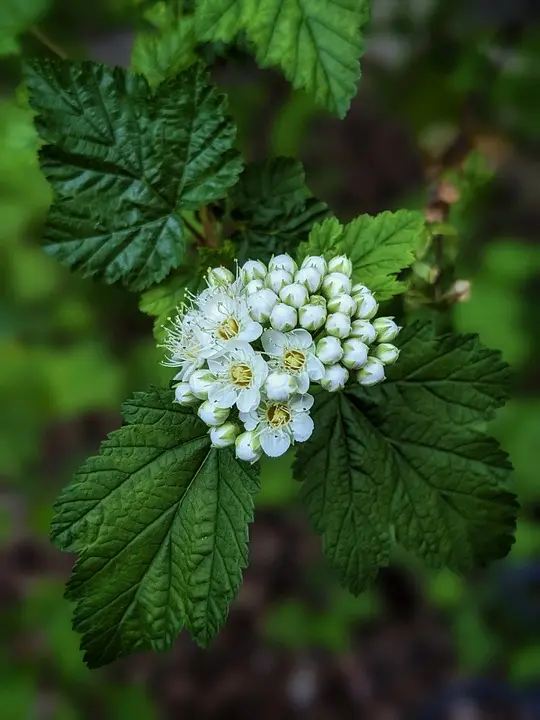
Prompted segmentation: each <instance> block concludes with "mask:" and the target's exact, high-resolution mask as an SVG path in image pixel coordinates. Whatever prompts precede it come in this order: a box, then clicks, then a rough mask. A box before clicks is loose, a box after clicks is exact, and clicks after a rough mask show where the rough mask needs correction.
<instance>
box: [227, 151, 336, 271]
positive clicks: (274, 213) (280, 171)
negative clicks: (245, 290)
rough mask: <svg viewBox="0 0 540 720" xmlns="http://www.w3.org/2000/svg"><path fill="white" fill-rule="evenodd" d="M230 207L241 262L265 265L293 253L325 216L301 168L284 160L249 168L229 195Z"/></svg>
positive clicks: (322, 205) (325, 209)
mask: <svg viewBox="0 0 540 720" xmlns="http://www.w3.org/2000/svg"><path fill="white" fill-rule="evenodd" d="M231 204H232V217H233V219H234V220H235V222H236V223H237V225H238V227H239V231H238V233H237V234H236V235H235V237H234V239H235V240H236V241H237V242H238V243H239V245H240V252H239V255H240V258H241V259H247V258H248V257H252V258H255V257H256V258H259V259H260V260H263V261H265V262H266V261H268V260H269V259H270V257H271V256H272V254H278V253H281V252H294V250H295V249H296V246H297V245H298V243H300V242H302V241H303V240H305V239H306V238H307V236H308V233H309V231H310V230H311V228H312V227H313V225H314V223H316V222H318V221H320V220H321V218H323V217H324V216H325V215H326V213H327V208H326V205H325V204H324V203H322V202H319V201H318V200H316V199H315V198H314V197H313V196H312V195H311V193H310V191H309V190H308V188H307V187H306V185H305V173H304V169H303V167H302V164H301V163H300V162H298V161H297V160H294V159H293V158H283V157H279V158H274V159H272V160H269V161H267V162H263V163H251V164H250V165H248V166H247V167H246V169H245V170H244V172H243V173H242V175H241V177H240V181H239V183H238V185H236V187H235V188H234V189H233V191H232V193H231Z"/></svg>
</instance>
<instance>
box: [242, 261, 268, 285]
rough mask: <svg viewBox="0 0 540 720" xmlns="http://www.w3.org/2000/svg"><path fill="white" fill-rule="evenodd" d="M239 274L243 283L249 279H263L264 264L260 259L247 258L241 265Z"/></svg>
mask: <svg viewBox="0 0 540 720" xmlns="http://www.w3.org/2000/svg"><path fill="white" fill-rule="evenodd" d="M240 275H241V277H242V280H243V281H244V282H245V283H248V282H250V281H251V280H264V278H265V277H266V265H265V264H264V263H263V262H261V261H260V260H248V261H247V262H245V263H244V264H243V265H242V269H241V271H240Z"/></svg>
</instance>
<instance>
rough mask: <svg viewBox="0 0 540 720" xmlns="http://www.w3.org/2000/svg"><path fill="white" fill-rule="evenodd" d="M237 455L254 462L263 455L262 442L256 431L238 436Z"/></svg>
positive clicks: (241, 458) (246, 460) (240, 458)
mask: <svg viewBox="0 0 540 720" xmlns="http://www.w3.org/2000/svg"><path fill="white" fill-rule="evenodd" d="M235 445H236V457H237V458H238V459H239V460H244V461H245V462H249V463H251V464H253V463H254V462H257V460H258V459H259V458H260V457H261V455H262V450H261V443H260V442H259V438H258V437H257V435H256V434H255V433H254V432H251V431H248V432H243V433H242V434H241V435H239V436H238V437H237V438H236V441H235Z"/></svg>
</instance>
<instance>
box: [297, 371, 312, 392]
mask: <svg viewBox="0 0 540 720" xmlns="http://www.w3.org/2000/svg"><path fill="white" fill-rule="evenodd" d="M296 387H297V389H298V392H299V393H302V394H303V393H307V391H308V390H309V375H308V374H307V372H301V373H298V375H297V376H296Z"/></svg>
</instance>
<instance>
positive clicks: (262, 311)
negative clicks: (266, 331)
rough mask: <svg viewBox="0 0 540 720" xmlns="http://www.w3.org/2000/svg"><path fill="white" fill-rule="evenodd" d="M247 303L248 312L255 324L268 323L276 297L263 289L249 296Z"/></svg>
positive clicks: (271, 291) (272, 292)
mask: <svg viewBox="0 0 540 720" xmlns="http://www.w3.org/2000/svg"><path fill="white" fill-rule="evenodd" d="M247 301H248V307H249V312H250V314H251V317H252V318H253V319H254V320H255V322H260V323H265V322H268V319H269V317H270V313H271V312H272V309H273V307H274V305H275V304H276V303H277V301H278V296H277V295H276V293H275V292H274V291H273V290H270V288H264V289H263V290H257V292H255V293H253V295H250V296H249V297H248V299H247Z"/></svg>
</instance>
